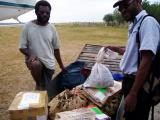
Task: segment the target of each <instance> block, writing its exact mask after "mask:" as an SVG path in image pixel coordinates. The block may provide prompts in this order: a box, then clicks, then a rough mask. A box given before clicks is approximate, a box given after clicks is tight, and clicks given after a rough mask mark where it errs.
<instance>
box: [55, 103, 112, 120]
mask: <svg viewBox="0 0 160 120" xmlns="http://www.w3.org/2000/svg"><path fill="white" fill-rule="evenodd" d="M55 120H110V117H109V116H108V115H106V114H104V113H103V112H102V111H101V110H100V109H99V108H98V107H96V106H88V107H86V108H79V109H75V110H72V111H65V112H59V113H56V118H55Z"/></svg>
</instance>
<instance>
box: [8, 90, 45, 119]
mask: <svg viewBox="0 0 160 120" xmlns="http://www.w3.org/2000/svg"><path fill="white" fill-rule="evenodd" d="M8 111H9V115H10V120H47V115H48V96H47V92H46V91H27V92H20V93H18V94H17V95H16V96H15V98H14V100H13V102H12V103H11V105H10V107H9V109H8Z"/></svg>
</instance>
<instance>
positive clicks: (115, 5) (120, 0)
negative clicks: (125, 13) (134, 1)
mask: <svg viewBox="0 0 160 120" xmlns="http://www.w3.org/2000/svg"><path fill="white" fill-rule="evenodd" d="M122 2H123V0H119V1H118V2H116V3H115V4H114V5H113V8H115V7H117V6H119V5H120V4H121V3H122Z"/></svg>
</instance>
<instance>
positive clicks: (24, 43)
mask: <svg viewBox="0 0 160 120" xmlns="http://www.w3.org/2000/svg"><path fill="white" fill-rule="evenodd" d="M27 39H28V38H27V27H26V26H24V28H23V30H22V32H21V36H20V43H19V48H27V44H28V40H27Z"/></svg>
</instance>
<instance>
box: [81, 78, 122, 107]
mask: <svg viewBox="0 0 160 120" xmlns="http://www.w3.org/2000/svg"><path fill="white" fill-rule="evenodd" d="M121 87H122V83H121V82H117V81H114V86H113V87H108V88H101V89H96V88H85V87H83V89H82V94H83V95H84V96H86V97H87V98H88V99H90V100H91V101H92V102H93V103H95V104H96V105H98V106H99V107H102V106H103V105H104V104H105V103H106V101H107V99H109V98H111V97H113V96H115V95H116V94H118V93H119V92H120V90H121Z"/></svg>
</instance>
